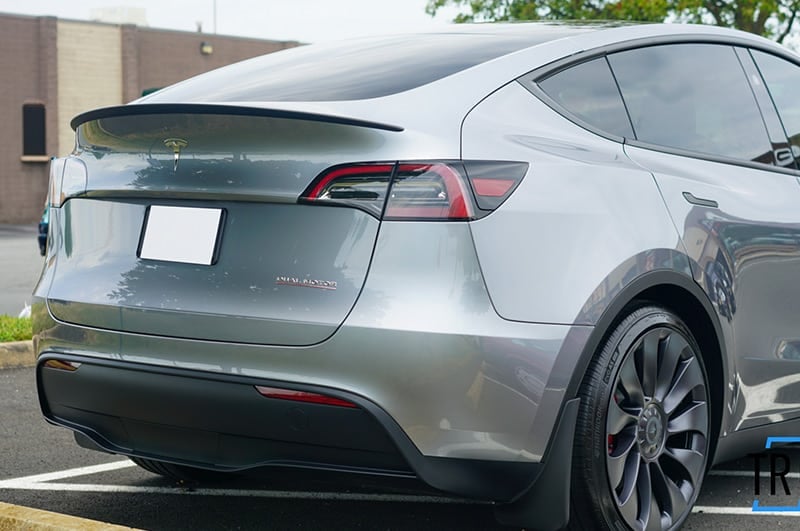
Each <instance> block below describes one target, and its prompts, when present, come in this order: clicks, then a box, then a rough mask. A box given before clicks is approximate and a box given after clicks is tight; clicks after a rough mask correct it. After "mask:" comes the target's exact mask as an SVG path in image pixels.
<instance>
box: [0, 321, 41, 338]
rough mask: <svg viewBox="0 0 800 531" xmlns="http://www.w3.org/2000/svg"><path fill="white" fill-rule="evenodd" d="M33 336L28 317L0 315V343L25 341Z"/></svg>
mask: <svg viewBox="0 0 800 531" xmlns="http://www.w3.org/2000/svg"><path fill="white" fill-rule="evenodd" d="M32 336H33V328H32V327H31V318H30V317H11V316H10V315H0V343H6V342H8V341H25V340H28V339H30V338H31V337H32Z"/></svg>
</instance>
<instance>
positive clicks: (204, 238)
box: [139, 205, 222, 265]
mask: <svg viewBox="0 0 800 531" xmlns="http://www.w3.org/2000/svg"><path fill="white" fill-rule="evenodd" d="M221 221H222V209H220V208H190V207H174V206H160V205H153V206H151V207H150V209H149V211H148V215H147V220H146V221H145V226H144V233H143V234H142V243H141V246H140V249H139V257H140V258H146V259H149V260H165V261H167V262H184V263H187V264H201V265H211V264H213V263H214V262H215V261H216V252H217V245H218V242H219V239H220V230H221V225H222V223H221Z"/></svg>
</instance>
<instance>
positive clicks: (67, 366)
mask: <svg viewBox="0 0 800 531" xmlns="http://www.w3.org/2000/svg"><path fill="white" fill-rule="evenodd" d="M44 366H45V367H47V368H49V369H58V370H60V371H69V372H72V371H77V370H78V367H80V366H81V364H80V363H78V362H77V361H62V360H47V361H46V362H44Z"/></svg>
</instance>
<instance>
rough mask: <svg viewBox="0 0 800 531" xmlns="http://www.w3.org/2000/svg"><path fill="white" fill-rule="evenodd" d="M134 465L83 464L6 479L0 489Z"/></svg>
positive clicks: (119, 463)
mask: <svg viewBox="0 0 800 531" xmlns="http://www.w3.org/2000/svg"><path fill="white" fill-rule="evenodd" d="M132 466H136V463H134V462H133V461H129V460H127V459H126V460H125V461H114V462H112V463H105V464H102V465H93V466H83V467H80V468H70V469H69V470H62V471H61V472H48V473H47V474H36V475H35V476H25V477H24V478H16V479H6V480H2V481H0V489H2V488H8V487H6V485H13V484H16V483H17V482H22V483H39V482H42V481H54V480H57V479H67V478H74V477H79V476H88V475H90V474H98V473H100V472H110V471H112V470H119V469H120V468H128V467H132Z"/></svg>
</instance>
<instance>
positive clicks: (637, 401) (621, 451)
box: [572, 306, 710, 531]
mask: <svg viewBox="0 0 800 531" xmlns="http://www.w3.org/2000/svg"><path fill="white" fill-rule="evenodd" d="M580 394H581V410H580V412H579V416H578V424H577V427H576V444H575V451H574V455H573V478H574V481H575V482H576V486H577V487H578V488H577V490H576V496H574V497H573V504H572V505H573V506H575V505H576V504H577V505H578V507H574V508H573V516H574V518H573V520H574V522H572V523H573V525H577V526H579V527H581V528H584V529H585V528H587V525H588V526H589V527H591V526H595V527H598V528H600V529H619V528H628V529H633V530H637V531H655V530H668V529H677V528H678V527H679V526H680V525H681V524H682V523H683V522H684V520H685V519H686V518H687V516H688V515H689V513H690V512H691V508H692V505H693V504H694V502H695V500H696V499H697V495H698V493H699V490H700V485H701V483H702V481H703V477H704V475H705V472H706V466H707V464H708V449H709V437H710V415H709V401H708V381H707V378H706V373H705V368H704V365H703V359H702V357H701V354H700V349H699V347H698V346H697V343H696V341H695V340H694V338H693V336H692V334H691V332H690V330H689V329H688V328H687V327H686V325H685V324H684V323H683V322H682V321H681V320H680V319H679V318H678V317H677V316H676V315H674V314H673V313H671V312H669V311H668V310H665V309H663V308H659V307H656V306H646V307H642V308H639V309H637V310H636V311H634V312H632V313H630V314H629V315H628V316H627V317H626V318H625V319H623V320H622V321H621V322H620V324H619V325H618V326H617V327H616V328H615V329H614V331H613V333H612V334H611V335H610V336H609V338H608V340H607V341H606V343H605V344H604V345H603V348H602V350H601V351H600V353H599V354H598V355H597V356H596V357H595V359H594V360H593V362H592V364H591V366H590V368H589V371H588V372H587V375H586V378H585V380H584V382H583V384H582V387H581V391H580ZM587 443H588V444H587ZM581 492H582V493H583V494H584V495H586V496H587V497H588V498H589V499H590V500H591V503H586V501H587V500H586V499H585V498H584V501H583V505H582V506H581V505H580V502H579V501H578V499H577V496H579V494H578V493H581ZM590 522H592V524H590Z"/></svg>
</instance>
